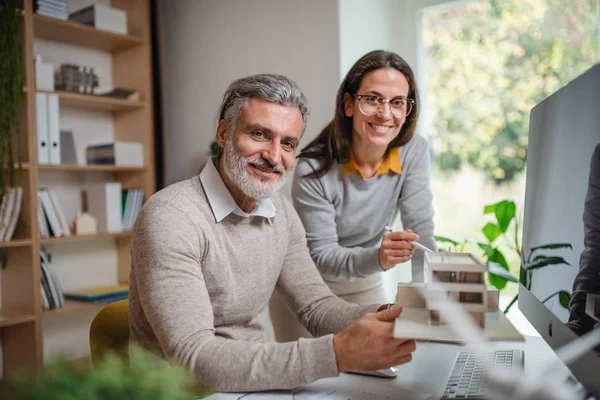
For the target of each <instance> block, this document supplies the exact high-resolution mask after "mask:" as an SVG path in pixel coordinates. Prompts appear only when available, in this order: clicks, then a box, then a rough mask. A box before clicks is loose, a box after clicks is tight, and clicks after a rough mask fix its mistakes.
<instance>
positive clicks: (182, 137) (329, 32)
mask: <svg viewBox="0 0 600 400" xmlns="http://www.w3.org/2000/svg"><path fill="white" fill-rule="evenodd" d="M158 3H159V13H160V25H161V28H160V30H161V42H162V43H161V45H162V65H161V68H162V76H163V79H164V81H163V93H164V98H163V105H164V152H165V183H166V184H171V183H173V182H177V181H180V180H183V179H187V178H189V177H191V176H193V175H195V174H197V173H198V172H199V170H200V168H201V166H202V165H204V162H205V161H206V159H207V153H208V151H209V145H210V143H211V141H212V140H213V139H214V135H215V128H216V116H217V111H218V107H219V104H220V101H221V99H222V96H223V93H224V92H225V89H226V88H227V86H228V85H229V83H231V81H232V80H234V79H236V78H241V77H244V76H247V75H252V74H256V73H261V72H278V73H281V74H284V75H287V76H289V77H291V78H292V79H294V80H295V81H296V82H297V83H298V84H299V85H300V87H301V88H302V90H303V91H304V93H305V95H306V97H307V99H308V106H309V109H310V113H311V114H310V116H309V118H308V127H307V130H306V134H305V137H304V138H303V142H302V145H304V144H307V143H308V141H309V140H310V139H312V138H314V137H315V136H316V135H317V134H318V132H319V131H320V129H321V128H322V127H323V126H324V125H325V124H326V123H327V122H328V121H329V120H330V119H331V118H332V117H333V109H334V98H335V93H336V90H337V86H338V84H339V41H338V16H337V1H335V0H305V1H280V0H253V1H245V0H203V1H196V0H181V1H176V2H175V1H167V0H160V1H159V2H158ZM284 190H285V193H287V194H289V190H290V189H289V184H288V187H286V188H285V189H284Z"/></svg>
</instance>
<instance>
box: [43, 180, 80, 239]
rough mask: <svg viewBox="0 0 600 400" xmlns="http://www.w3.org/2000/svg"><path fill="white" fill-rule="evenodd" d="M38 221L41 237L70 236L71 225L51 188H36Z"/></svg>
mask: <svg viewBox="0 0 600 400" xmlns="http://www.w3.org/2000/svg"><path fill="white" fill-rule="evenodd" d="M38 203H39V204H38V221H39V224H40V236H41V237H42V238H46V237H50V236H54V237H61V236H71V234H72V233H71V227H70V226H69V223H68V221H67V219H66V218H65V214H64V212H63V210H62V207H61V206H60V203H59V202H58V198H57V197H56V194H55V193H54V191H53V190H52V189H49V188H43V187H41V188H38Z"/></svg>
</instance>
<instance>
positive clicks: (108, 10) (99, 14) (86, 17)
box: [69, 4, 127, 35]
mask: <svg viewBox="0 0 600 400" xmlns="http://www.w3.org/2000/svg"><path fill="white" fill-rule="evenodd" d="M69 20H71V21H77V22H79V23H81V24H84V25H89V26H93V27H94V28H96V29H102V30H105V31H111V32H115V33H120V34H123V35H127V13H126V12H125V11H123V10H119V9H117V8H112V7H107V6H104V5H101V4H92V5H91V6H88V7H85V8H82V9H80V10H77V11H74V12H72V13H71V15H69Z"/></svg>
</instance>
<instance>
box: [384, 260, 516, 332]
mask: <svg viewBox="0 0 600 400" xmlns="http://www.w3.org/2000/svg"><path fill="white" fill-rule="evenodd" d="M424 267H425V271H424V272H425V273H424V277H425V279H424V280H425V282H424V283H399V284H398V297H397V303H398V304H399V305H401V306H402V314H401V315H400V317H399V318H397V319H396V322H395V324H394V337H397V338H406V337H410V338H414V339H423V340H437V341H446V342H464V337H463V336H462V335H461V333H460V332H458V331H456V330H454V329H452V323H453V322H455V321H452V320H451V319H452V318H451V316H448V315H447V312H446V311H445V310H447V304H448V303H455V304H457V305H460V308H461V310H462V311H465V312H466V313H468V315H470V316H471V317H472V319H473V321H474V323H475V326H477V327H478V328H480V329H481V333H482V334H483V335H484V336H485V337H486V338H487V340H515V341H522V340H524V339H523V336H522V335H521V334H520V333H519V331H518V330H517V329H516V328H515V327H514V326H513V325H512V324H511V323H510V321H509V320H508V319H507V318H506V316H505V315H504V313H503V312H502V311H501V310H500V309H499V308H498V301H499V297H500V296H499V292H498V290H497V289H496V288H494V287H492V286H490V287H488V286H486V284H485V280H484V278H485V273H486V272H487V265H486V264H484V263H482V262H481V261H479V260H478V259H477V258H476V257H474V256H473V255H472V254H470V253H450V252H427V253H425V266H424Z"/></svg>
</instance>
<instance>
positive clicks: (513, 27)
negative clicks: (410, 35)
mask: <svg viewBox="0 0 600 400" xmlns="http://www.w3.org/2000/svg"><path fill="white" fill-rule="evenodd" d="M423 35H424V43H425V47H426V52H427V54H428V58H427V60H428V62H427V63H426V65H425V68H426V79H427V93H426V96H427V103H428V105H427V106H428V111H429V112H431V113H432V115H431V120H432V121H433V122H432V126H431V129H432V130H431V131H430V132H428V134H429V138H430V141H431V143H432V147H433V153H434V159H435V164H436V165H437V166H438V167H439V169H440V170H441V171H446V172H451V171H458V170H460V169H461V167H462V165H463V164H469V165H471V166H473V167H475V168H477V169H480V170H482V171H483V172H484V173H485V175H486V176H487V177H488V178H489V179H491V180H493V181H495V182H496V183H501V182H509V181H511V180H513V178H514V177H515V176H516V175H517V174H518V173H519V172H521V171H523V169H524V167H525V161H526V157H527V133H528V127H529V112H530V110H531V108H532V107H533V106H535V105H536V104H537V103H539V102H540V101H542V100H543V99H544V98H546V97H548V96H549V95H550V94H552V93H554V92H555V91H556V90H558V89H559V88H560V87H562V86H564V85H565V84H567V83H568V82H569V81H570V80H572V79H574V78H575V77H577V76H578V75H580V74H581V73H583V72H584V71H586V70H587V69H589V68H590V67H591V66H592V65H594V64H596V63H597V62H598V45H599V43H598V0H575V1H569V2H565V1H564V0H487V1H474V2H472V3H469V4H467V5H464V6H460V7H453V8H451V9H446V10H442V11H428V12H427V13H426V14H425V15H424V18H423Z"/></svg>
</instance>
